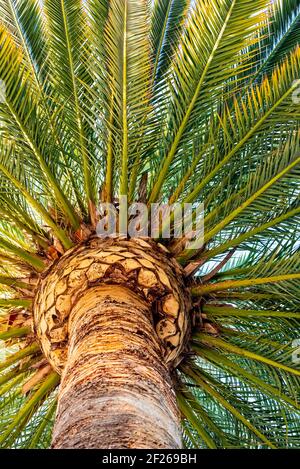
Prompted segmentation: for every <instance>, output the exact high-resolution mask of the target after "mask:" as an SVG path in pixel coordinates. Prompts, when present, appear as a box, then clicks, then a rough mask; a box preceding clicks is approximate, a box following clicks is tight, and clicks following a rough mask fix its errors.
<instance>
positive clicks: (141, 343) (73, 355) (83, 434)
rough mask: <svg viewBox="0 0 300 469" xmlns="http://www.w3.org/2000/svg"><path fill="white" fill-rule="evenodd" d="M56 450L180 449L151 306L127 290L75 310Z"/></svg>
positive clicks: (85, 299) (87, 300) (109, 291)
mask: <svg viewBox="0 0 300 469" xmlns="http://www.w3.org/2000/svg"><path fill="white" fill-rule="evenodd" d="M68 332H69V338H70V339H69V347H68V356H67V362H66V366H65V369H64V372H63V375H62V382H61V386H60V392H59V399H58V410H57V416H56V423H55V428H54V433H53V443H52V446H53V447H54V448H153V449H156V448H180V447H181V437H180V418H179V413H178V410H177V406H176V398H175V393H174V390H173V388H172V382H171V377H170V373H169V370H168V368H167V366H166V365H165V363H164V359H163V350H162V345H161V341H160V340H159V338H158V336H157V334H156V332H155V328H154V325H153V318H152V312H151V307H150V306H149V304H147V303H146V302H144V301H143V300H142V299H141V298H140V297H139V296H138V295H137V294H136V293H134V292H132V291H130V290H129V289H127V288H125V287H124V286H117V285H112V286H111V285H101V286H95V287H94V288H90V289H88V290H87V291H86V292H85V294H84V295H82V296H81V298H80V299H79V301H78V302H77V303H76V304H75V306H74V307H73V309H72V310H71V313H70V316H69V323H68Z"/></svg>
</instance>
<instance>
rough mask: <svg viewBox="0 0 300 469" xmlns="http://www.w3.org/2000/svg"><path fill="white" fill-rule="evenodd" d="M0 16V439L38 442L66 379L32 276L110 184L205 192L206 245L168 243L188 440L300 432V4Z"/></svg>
mask: <svg viewBox="0 0 300 469" xmlns="http://www.w3.org/2000/svg"><path fill="white" fill-rule="evenodd" d="M0 13H1V20H0V79H1V80H2V82H1V83H2V88H3V93H2V94H5V96H3V99H2V103H1V104H0V134H1V141H0V184H1V192H0V214H1V220H0V258H1V272H0V274H1V276H0V284H1V292H2V294H1V299H0V307H1V313H0V314H1V315H0V339H2V340H3V341H4V342H3V348H2V351H0V353H1V357H2V362H1V364H0V370H1V374H0V409H1V417H0V446H2V447H17V448H19V447H30V448H34V447H47V446H48V445H49V442H50V438H51V428H52V421H53V415H54V410H55V405H56V388H57V386H58V384H59V379H60V378H59V376H58V375H57V374H56V373H55V372H53V371H51V367H50V366H49V364H48V363H47V361H46V360H45V359H44V358H43V354H42V352H41V350H40V347H39V345H38V344H37V342H36V340H35V335H34V333H33V332H32V329H31V322H32V317H31V316H32V313H31V304H32V298H33V296H34V289H35V285H36V282H37V279H38V277H39V275H40V274H41V273H42V272H43V271H44V270H45V269H46V268H47V266H48V265H50V264H51V262H53V261H55V260H56V259H57V258H59V257H60V256H61V254H62V253H64V252H65V251H66V250H68V249H69V248H71V247H72V246H73V245H74V244H76V243H79V242H81V241H82V240H84V239H86V238H87V237H89V236H90V235H91V234H92V233H93V232H94V231H95V227H96V223H97V210H96V208H97V204H98V203H99V202H100V201H102V202H117V201H118V199H119V197H120V196H121V195H126V196H127V197H128V199H129V201H130V202H133V201H144V202H147V203H148V204H151V203H154V202H167V201H169V202H170V203H175V202H178V203H187V202H189V203H193V204H196V203H204V207H205V219H204V222H205V236H204V246H203V247H202V248H201V249H196V248H195V249H186V248H185V243H184V242H183V241H184V240H175V239H173V240H172V239H171V240H170V242H169V243H168V242H167V241H166V240H163V241H162V240H160V241H161V242H163V243H164V244H166V245H167V246H168V247H169V249H170V250H172V252H173V253H174V254H175V255H176V257H177V259H178V261H179V262H180V263H181V264H182V266H183V267H184V270H185V272H186V277H187V281H188V282H189V288H190V290H191V294H192V297H193V302H194V304H193V311H192V314H193V319H194V324H195V327H194V330H193V335H192V337H191V338H190V344H189V347H190V349H189V352H187V354H186V357H185V359H184V360H183V361H182V362H181V363H180V365H179V366H178V368H177V370H176V378H177V398H178V404H179V408H180V410H181V413H182V417H183V420H182V425H183V434H184V441H185V444H186V446H187V447H208V448H217V447H220V448H237V447H247V448H265V447H271V448H273V447H297V446H299V431H300V430H299V403H298V399H299V377H300V368H299V360H298V364H297V358H298V357H297V352H296V351H295V347H296V346H297V343H296V342H295V340H296V339H299V338H300V332H299V331H300V328H299V319H300V310H299V290H300V288H299V279H300V273H299V266H300V257H299V232H297V226H299V215H300V204H299V202H300V198H299V163H300V148H299V147H300V142H299V140H300V138H299V137H300V133H299V130H300V128H299V118H300V113H299V112H300V111H299V109H300V108H299V95H298V88H299V82H298V81H297V80H299V79H300V48H299V46H298V43H299V39H300V1H299V0H284V1H283V0H274V1H273V2H270V1H268V0H256V2H252V1H249V0H198V1H197V2H189V1H187V0H155V1H154V2H149V1H145V0H111V1H109V0H108V1H106V0H85V1H84V0H43V1H40V0H0ZM4 88H5V89H4ZM299 94H300V93H299ZM295 344H296V345H295Z"/></svg>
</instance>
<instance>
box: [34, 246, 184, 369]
mask: <svg viewBox="0 0 300 469" xmlns="http://www.w3.org/2000/svg"><path fill="white" fill-rule="evenodd" d="M101 284H109V285H114V284H116V285H123V286H125V287H126V288H129V289H130V290H132V291H135V292H136V293H137V294H138V295H139V296H140V297H141V298H143V299H144V300H146V301H147V302H148V303H150V304H151V305H152V310H153V322H154V326H155V329H156V332H157V334H158V336H159V337H160V339H161V342H162V346H163V349H164V356H165V360H166V362H167V363H168V364H170V366H171V365H174V364H176V363H177V362H178V360H179V357H180V355H181V354H182V351H183V349H184V347H185V343H186V336H187V333H188V331H189V327H190V323H189V318H188V312H189V309H190V298H189V295H188V293H187V290H186V289H185V286H184V275H183V271H182V269H181V267H180V266H179V264H178V263H177V262H176V260H175V259H174V258H173V257H172V255H171V253H169V252H168V251H167V249H166V248H165V247H164V246H162V245H160V244H157V243H155V242H154V241H153V240H149V239H147V240H145V239H140V238H138V239H130V240H128V239H124V238H114V239H106V240H103V239H100V238H96V237H93V238H90V239H89V240H88V241H86V242H85V243H83V244H80V245H78V246H76V247H75V248H73V249H71V250H70V251H68V252H67V253H65V254H64V255H63V256H62V257H61V258H60V259H59V260H58V261H56V262H55V263H54V264H53V265H52V266H51V267H50V269H49V270H48V271H47V272H46V274H45V276H44V277H43V278H42V279H41V280H40V282H39V285H38V288H37V293H36V296H35V302H34V319H35V329H36V333H37V336H38V338H39V340H40V342H41V345H42V348H43V350H44V353H45V354H46V356H47V358H48V359H49V361H50V363H51V364H52V366H53V367H54V368H55V369H56V370H57V371H58V372H59V373H61V372H62V370H63V367H64V364H65V361H66V356H67V346H68V317H69V314H70V312H71V310H72V308H73V307H74V305H75V304H76V302H77V301H78V300H79V298H80V297H81V296H82V294H83V293H84V292H86V290H87V289H90V288H93V287H95V286H98V285H101Z"/></svg>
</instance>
